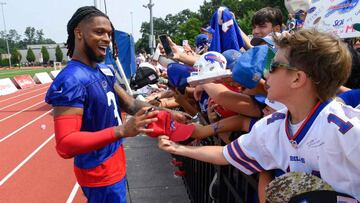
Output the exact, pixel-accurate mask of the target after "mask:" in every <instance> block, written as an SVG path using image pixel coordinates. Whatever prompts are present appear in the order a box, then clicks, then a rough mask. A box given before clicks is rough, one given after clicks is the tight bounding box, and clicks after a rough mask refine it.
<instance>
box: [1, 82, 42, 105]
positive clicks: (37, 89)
mask: <svg viewBox="0 0 360 203" xmlns="http://www.w3.org/2000/svg"><path fill="white" fill-rule="evenodd" d="M35 87H36V86H35ZM45 88H48V86H45V87H41V88H36V89H35V90H33V91H30V92H26V93H24V94H19V95H16V96H14V97H10V98H7V99H4V100H1V101H0V102H4V101H7V100H10V99H14V98H17V97H21V96H23V95H27V94H30V93H33V92H36V91H39V90H42V89H45Z"/></svg>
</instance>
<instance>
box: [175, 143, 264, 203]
mask: <svg viewBox="0 0 360 203" xmlns="http://www.w3.org/2000/svg"><path fill="white" fill-rule="evenodd" d="M214 143H215V142H214V141H213V140H212V139H208V140H207V141H205V142H203V141H202V142H201V145H214ZM177 159H179V160H181V161H182V162H183V163H184V164H183V169H184V170H185V172H186V175H185V176H184V177H183V180H184V183H185V186H186V188H187V191H188V194H189V198H190V200H191V202H195V203H213V202H214V203H227V202H229V203H230V202H231V203H237V202H239V203H256V202H258V198H257V176H256V175H253V176H248V175H245V174H244V173H242V172H240V171H239V170H238V169H236V168H234V167H233V166H231V165H228V166H216V165H212V164H208V163H205V162H201V161H197V160H194V159H190V158H187V157H177ZM215 174H216V176H215ZM214 176H215V178H214ZM210 185H211V187H210ZM209 187H210V188H211V189H210V191H209ZM209 192H211V194H210V193H209Z"/></svg>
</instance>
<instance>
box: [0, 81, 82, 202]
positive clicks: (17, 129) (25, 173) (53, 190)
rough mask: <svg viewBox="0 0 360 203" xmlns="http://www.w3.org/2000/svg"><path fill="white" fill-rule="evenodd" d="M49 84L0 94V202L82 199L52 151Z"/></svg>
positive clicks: (66, 163)
mask: <svg viewBox="0 0 360 203" xmlns="http://www.w3.org/2000/svg"><path fill="white" fill-rule="evenodd" d="M48 87H49V84H45V85H36V86H35V87H33V88H28V89H25V90H19V91H18V92H16V93H14V94H10V95H5V96H0V202H1V203H3V202H4V203H7V202H11V203H13V202H36V203H39V202H40V203H42V202H74V203H78V202H86V201H85V198H84V197H83V195H82V192H81V189H79V188H78V185H77V184H76V180H75V176H74V173H73V169H72V159H70V160H65V159H62V158H60V157H59V156H58V155H57V153H56V151H55V139H54V127H53V118H52V109H51V106H49V105H48V104H46V103H45V102H44V98H45V94H46V91H47V89H48Z"/></svg>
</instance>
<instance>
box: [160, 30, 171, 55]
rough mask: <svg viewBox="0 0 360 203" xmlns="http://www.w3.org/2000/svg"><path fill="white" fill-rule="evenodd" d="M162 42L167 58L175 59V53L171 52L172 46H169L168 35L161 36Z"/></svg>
mask: <svg viewBox="0 0 360 203" xmlns="http://www.w3.org/2000/svg"><path fill="white" fill-rule="evenodd" d="M159 39H160V42H161V44H162V46H163V48H164V50H165V53H166V56H167V57H173V55H174V54H173V52H172V50H171V47H170V44H169V40H168V38H167V35H160V36H159Z"/></svg>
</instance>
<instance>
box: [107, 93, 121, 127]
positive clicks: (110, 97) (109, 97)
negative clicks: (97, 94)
mask: <svg viewBox="0 0 360 203" xmlns="http://www.w3.org/2000/svg"><path fill="white" fill-rule="evenodd" d="M106 97H107V100H108V106H111V105H114V117H115V118H116V120H117V121H118V125H121V124H122V122H121V119H120V115H119V111H118V109H117V105H116V100H115V95H114V93H113V92H108V93H106Z"/></svg>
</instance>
